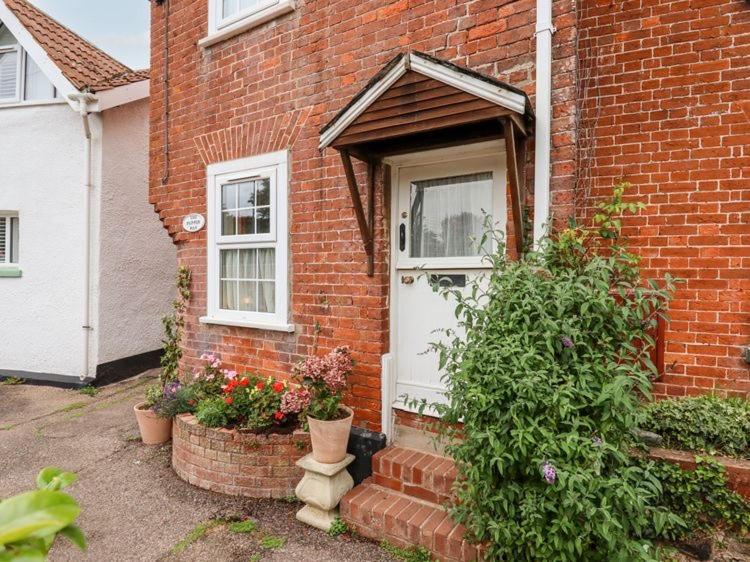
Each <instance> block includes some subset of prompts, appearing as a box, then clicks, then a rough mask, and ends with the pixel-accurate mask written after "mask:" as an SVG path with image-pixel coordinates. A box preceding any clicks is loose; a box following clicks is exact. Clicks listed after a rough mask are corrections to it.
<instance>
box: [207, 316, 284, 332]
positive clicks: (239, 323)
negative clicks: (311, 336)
mask: <svg viewBox="0 0 750 562" xmlns="http://www.w3.org/2000/svg"><path fill="white" fill-rule="evenodd" d="M198 320H199V321H200V323H201V324H218V325H220V326H235V327H237V328H255V329H257V330H270V331H272V332H287V333H292V332H294V324H271V323H267V322H251V321H246V320H229V319H226V318H217V317H215V316H201V317H200V318H199V319H198Z"/></svg>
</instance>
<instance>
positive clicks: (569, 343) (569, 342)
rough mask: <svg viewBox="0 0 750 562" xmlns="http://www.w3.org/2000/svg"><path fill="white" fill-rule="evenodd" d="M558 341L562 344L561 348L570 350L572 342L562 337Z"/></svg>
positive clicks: (566, 337)
mask: <svg viewBox="0 0 750 562" xmlns="http://www.w3.org/2000/svg"><path fill="white" fill-rule="evenodd" d="M560 341H561V342H562V344H563V347H567V348H571V347H573V340H572V339H570V337H568V336H563V337H561V338H560Z"/></svg>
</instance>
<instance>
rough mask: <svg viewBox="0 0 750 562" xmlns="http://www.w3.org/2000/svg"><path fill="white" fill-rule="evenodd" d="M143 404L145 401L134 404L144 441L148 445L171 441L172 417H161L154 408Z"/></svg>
mask: <svg viewBox="0 0 750 562" xmlns="http://www.w3.org/2000/svg"><path fill="white" fill-rule="evenodd" d="M143 406H144V403H143V402H142V403H140V404H136V405H135V406H133V410H134V411H135V419H136V420H138V429H140V431H141V440H142V441H143V443H144V444H146V445H161V444H162V443H166V442H167V441H169V440H170V439H171V438H172V419H171V418H160V417H159V416H157V415H156V413H155V412H154V411H153V410H151V409H149V408H144V407H143Z"/></svg>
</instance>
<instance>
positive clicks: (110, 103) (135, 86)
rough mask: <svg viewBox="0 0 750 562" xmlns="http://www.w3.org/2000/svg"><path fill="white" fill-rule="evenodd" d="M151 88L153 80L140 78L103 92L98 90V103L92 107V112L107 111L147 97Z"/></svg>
mask: <svg viewBox="0 0 750 562" xmlns="http://www.w3.org/2000/svg"><path fill="white" fill-rule="evenodd" d="M150 89H151V80H140V81H138V82H133V83H132V84H125V85H124V86H117V87H116V88H111V89H109V90H104V91H103V92H97V93H96V97H97V98H98V99H99V101H98V103H94V104H93V105H92V107H91V108H90V111H92V112H98V111H106V110H107V109H112V108H113V107H119V106H121V105H125V104H128V103H132V102H134V101H138V100H142V99H146V98H147V97H148V96H149V92H150Z"/></svg>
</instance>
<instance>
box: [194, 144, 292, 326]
mask: <svg viewBox="0 0 750 562" xmlns="http://www.w3.org/2000/svg"><path fill="white" fill-rule="evenodd" d="M269 174H270V175H272V176H273V178H272V182H271V189H272V199H271V202H272V209H273V211H274V212H273V215H274V217H275V218H274V220H275V224H274V225H273V226H272V233H275V234H274V236H273V237H258V236H256V235H252V236H231V237H222V236H220V235H219V228H220V224H221V223H220V220H219V216H220V213H221V205H220V203H219V201H218V193H217V192H218V188H219V187H220V186H221V184H222V183H225V182H227V181H233V180H236V179H239V178H242V177H248V178H249V177H255V176H258V175H264V176H269ZM206 177H207V178H206V179H207V181H206V195H207V201H208V207H207V219H206V225H207V229H208V230H207V236H206V239H207V256H208V259H207V268H206V275H207V279H206V287H207V298H206V303H207V312H206V315H205V316H204V317H202V318H201V322H203V323H206V324H223V325H227V326H239V327H244V328H258V329H263V330H277V331H285V332H290V331H293V330H294V326H293V325H292V324H289V318H288V317H289V195H288V192H289V152H288V151H287V150H281V151H278V152H272V153H268V154H261V155H258V156H252V157H249V158H242V159H239V160H231V161H228V162H219V163H216V164H210V165H209V166H208V167H207V168H206ZM274 203H275V208H274V207H273V205H274ZM274 228H275V230H274ZM259 238H263V239H259ZM271 238H273V239H271ZM222 247H223V248H225V249H231V248H236V247H243V248H245V247H247V248H263V247H274V248H275V250H276V302H275V310H276V311H275V312H274V313H264V312H242V311H237V310H221V309H220V308H219V250H220V249H221V248H222Z"/></svg>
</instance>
